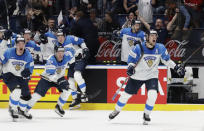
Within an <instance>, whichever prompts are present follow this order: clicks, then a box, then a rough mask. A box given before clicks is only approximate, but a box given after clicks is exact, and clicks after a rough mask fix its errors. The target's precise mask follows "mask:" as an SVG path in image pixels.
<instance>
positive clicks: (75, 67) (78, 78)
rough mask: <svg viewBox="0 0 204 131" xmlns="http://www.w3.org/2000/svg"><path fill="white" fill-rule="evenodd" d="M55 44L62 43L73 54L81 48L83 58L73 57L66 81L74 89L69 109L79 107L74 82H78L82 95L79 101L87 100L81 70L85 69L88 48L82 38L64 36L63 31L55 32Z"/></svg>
mask: <svg viewBox="0 0 204 131" xmlns="http://www.w3.org/2000/svg"><path fill="white" fill-rule="evenodd" d="M57 41H58V42H57V44H58V45H62V46H64V47H65V48H66V51H67V52H71V53H70V54H72V55H74V54H75V53H76V52H77V51H78V50H81V49H82V57H83V59H80V60H77V59H74V63H73V64H71V65H70V67H69V70H68V75H67V76H68V79H69V80H68V81H69V84H70V88H71V89H73V90H74V91H73V92H72V98H73V101H72V103H71V104H70V105H69V107H70V109H73V108H79V107H80V99H79V98H77V93H76V91H77V87H76V86H75V82H76V83H77V84H78V86H79V88H80V90H81V92H82V95H81V101H82V102H86V101H88V98H87V95H86V83H85V80H84V78H83V77H82V72H83V71H84V69H85V66H86V65H87V59H88V57H89V50H88V48H87V46H86V44H85V43H84V40H83V39H82V38H79V37H76V36H72V35H68V36H66V37H65V35H64V33H63V32H61V31H59V32H58V33H57Z"/></svg>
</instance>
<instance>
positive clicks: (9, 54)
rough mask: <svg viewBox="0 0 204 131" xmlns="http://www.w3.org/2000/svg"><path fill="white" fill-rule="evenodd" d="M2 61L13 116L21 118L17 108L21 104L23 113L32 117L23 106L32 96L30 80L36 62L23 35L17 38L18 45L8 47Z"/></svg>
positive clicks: (0, 61)
mask: <svg viewBox="0 0 204 131" xmlns="http://www.w3.org/2000/svg"><path fill="white" fill-rule="evenodd" d="M0 63H1V64H3V81H4V83H5V84H6V85H7V86H8V88H9V90H10V92H11V94H10V97H9V112H10V114H11V117H12V118H13V120H14V121H16V120H17V119H18V118H19V114H18V109H17V106H18V105H19V106H20V107H22V110H21V115H23V116H25V117H26V118H32V116H31V115H29V114H27V112H26V111H25V110H24V109H23V108H24V107H25V106H26V104H27V102H28V100H30V98H31V96H30V91H29V87H28V80H29V78H30V75H31V74H32V72H33V68H34V62H33V59H32V55H31V54H30V52H29V51H28V50H27V49H25V40H24V38H23V37H17V38H16V47H15V48H9V49H7V50H6V51H5V53H4V54H3V56H1V59H0ZM21 94H22V96H21ZM20 97H21V101H19V100H20Z"/></svg>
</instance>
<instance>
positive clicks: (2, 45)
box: [0, 39, 15, 56]
mask: <svg viewBox="0 0 204 131" xmlns="http://www.w3.org/2000/svg"><path fill="white" fill-rule="evenodd" d="M14 45H15V40H14V39H12V40H11V42H10V41H9V40H4V39H3V40H0V56H2V55H3V54H4V52H5V51H6V50H7V49H8V48H12V47H14Z"/></svg>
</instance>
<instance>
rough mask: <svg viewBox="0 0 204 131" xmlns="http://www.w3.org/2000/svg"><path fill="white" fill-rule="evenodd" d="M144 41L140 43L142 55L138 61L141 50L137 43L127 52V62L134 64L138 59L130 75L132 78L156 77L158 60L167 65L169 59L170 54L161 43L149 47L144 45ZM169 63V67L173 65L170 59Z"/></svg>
mask: <svg viewBox="0 0 204 131" xmlns="http://www.w3.org/2000/svg"><path fill="white" fill-rule="evenodd" d="M145 43H146V42H143V43H142V48H143V50H144V55H143V57H142V58H141V60H140V61H139V59H140V57H141V54H142V51H141V49H140V46H139V45H136V46H135V47H134V48H133V49H132V50H131V52H130V54H129V57H128V64H130V63H134V64H136V63H137V62H138V61H139V63H138V64H137V66H136V68H135V74H133V75H132V76H131V78H132V79H137V80H148V79H151V78H158V73H159V71H158V65H159V63H160V60H161V61H162V62H163V63H164V64H166V65H168V64H167V63H169V62H170V61H171V60H170V55H169V54H168V52H167V49H166V48H165V47H164V45H163V44H160V43H156V45H155V47H154V48H153V49H149V48H147V47H146V45H145ZM170 63H171V67H174V66H175V63H174V62H172V61H171V62H170ZM172 63H173V65H172Z"/></svg>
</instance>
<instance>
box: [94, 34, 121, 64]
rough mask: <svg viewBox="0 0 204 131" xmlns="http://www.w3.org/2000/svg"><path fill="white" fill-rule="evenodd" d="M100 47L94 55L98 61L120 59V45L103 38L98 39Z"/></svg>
mask: <svg viewBox="0 0 204 131" xmlns="http://www.w3.org/2000/svg"><path fill="white" fill-rule="evenodd" d="M99 42H100V47H99V50H98V53H97V55H96V59H97V60H98V61H106V60H108V61H113V60H116V58H117V57H120V53H121V48H120V47H119V45H120V43H118V42H115V41H113V40H107V39H106V38H105V37H99Z"/></svg>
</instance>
